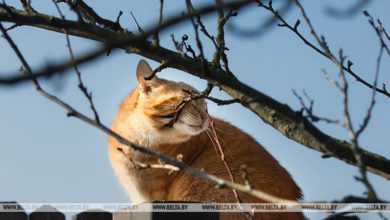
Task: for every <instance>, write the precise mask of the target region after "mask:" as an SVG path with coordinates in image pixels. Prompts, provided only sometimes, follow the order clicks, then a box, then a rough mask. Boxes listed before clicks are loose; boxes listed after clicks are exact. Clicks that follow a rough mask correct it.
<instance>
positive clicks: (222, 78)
mask: <svg viewBox="0 0 390 220" xmlns="http://www.w3.org/2000/svg"><path fill="white" fill-rule="evenodd" d="M251 2H252V1H250V0H246V1H229V2H228V3H226V4H224V8H230V7H232V8H236V9H237V10H238V9H239V8H241V7H243V6H245V5H247V4H249V3H251ZM215 9H216V6H215V5H212V6H205V7H202V8H200V9H198V10H197V11H196V12H194V14H183V15H181V16H173V17H171V18H168V19H166V20H165V21H164V22H163V23H162V24H161V25H160V26H159V27H153V28H151V29H149V30H148V31H146V32H145V34H143V35H140V36H137V37H136V36H134V35H133V34H131V33H117V32H113V31H110V30H106V29H104V28H100V27H98V26H96V25H90V24H87V23H80V22H74V21H68V20H67V21H62V20H61V19H59V18H56V17H53V16H47V15H44V14H39V13H37V14H34V15H29V14H27V15H26V13H24V11H21V10H17V9H14V8H11V7H7V6H5V5H4V4H1V3H0V20H1V21H8V22H16V21H18V22H19V24H21V25H28V26H35V27H38V28H42V29H47V30H51V31H56V32H60V33H63V30H62V29H63V28H65V27H66V28H68V31H69V34H70V35H75V36H79V37H83V38H86V39H92V40H96V41H99V42H103V43H105V44H106V45H104V46H103V47H101V48H98V49H97V50H93V51H91V52H89V53H88V54H86V55H83V56H80V57H79V58H76V59H75V61H74V62H72V61H66V62H63V63H59V64H57V65H51V66H46V67H44V68H42V69H41V71H36V72H35V73H36V74H37V75H39V76H40V77H43V76H50V75H53V74H56V73H59V72H61V71H64V70H67V69H69V68H73V64H74V63H77V64H78V65H80V64H81V63H86V62H88V61H91V60H93V59H96V58H97V57H101V56H102V55H103V54H105V53H106V52H107V51H108V50H110V49H112V48H115V47H118V48H122V49H124V50H126V51H128V52H133V53H137V54H139V55H141V56H144V57H146V58H149V59H152V60H155V61H157V62H162V61H163V60H166V59H167V58H168V57H169V58H170V66H171V67H173V68H176V69H180V70H183V71H185V72H188V73H190V74H192V75H194V76H197V77H200V78H202V79H205V80H208V81H209V82H210V83H211V84H213V85H215V86H218V87H219V88H221V89H222V90H224V91H225V92H226V93H227V94H228V95H230V96H231V97H233V98H234V99H237V100H240V101H239V102H240V103H241V104H242V105H243V106H245V107H247V108H248V109H250V110H251V111H252V112H253V113H255V114H256V115H257V116H258V117H260V118H261V119H262V120H263V121H264V122H266V123H268V124H270V125H271V126H273V127H274V128H275V129H277V130H278V131H279V132H280V133H282V134H283V135H284V136H286V137H288V138H291V139H292V140H294V141H296V142H297V143H300V144H302V145H303V146H306V147H308V148H310V149H313V150H316V151H319V152H322V153H326V154H328V155H329V156H332V157H335V158H337V159H340V160H342V161H344V162H346V163H348V164H351V165H354V166H356V160H355V159H354V156H353V153H352V151H351V150H350V147H351V144H350V143H348V142H346V141H343V140H340V139H337V138H334V137H332V136H329V135H326V134H325V133H323V132H322V131H321V130H319V129H318V128H316V127H315V126H314V125H313V124H312V123H310V122H309V121H308V120H307V119H306V118H304V117H300V116H299V115H297V114H296V112H295V111H294V110H292V109H291V108H290V107H289V106H288V105H284V104H282V103H280V102H278V101H276V100H274V99H273V98H271V97H269V96H267V95H265V94H264V93H262V92H260V91H258V90H256V89H253V88H251V87H249V86H247V85H246V84H245V83H242V82H241V81H239V80H238V79H236V78H233V77H232V76H230V75H229V74H227V73H226V72H225V71H224V70H222V69H221V68H216V67H215V66H213V65H212V64H211V63H208V64H207V66H208V68H209V70H210V71H209V72H205V70H204V67H203V64H202V63H201V62H200V61H199V59H193V58H190V57H188V56H181V55H180V54H179V53H176V52H173V51H171V50H168V49H166V48H163V47H160V46H152V45H151V44H150V43H149V42H148V41H147V40H146V39H147V37H148V36H151V35H152V34H153V33H154V32H155V31H159V30H162V29H164V28H166V27H170V26H172V25H174V24H177V23H178V22H181V21H183V20H185V19H187V18H188V17H190V16H197V15H201V14H207V13H210V12H212V11H215ZM206 73H207V74H206ZM33 77H34V76H31V75H26V76H19V75H18V73H16V74H14V76H12V77H0V83H1V84H6V85H11V83H18V82H22V81H26V80H28V79H32V78H33ZM275 118H277V119H278V120H274V119H275ZM302 124H303V125H304V126H300V125H302ZM286 128H287V129H286ZM325 149H326V151H325ZM362 152H363V155H364V157H365V160H366V164H367V170H368V171H370V172H372V173H375V174H377V175H380V176H382V177H385V178H390V160H388V159H387V158H386V157H384V156H381V155H378V154H375V153H372V152H370V151H366V150H362Z"/></svg>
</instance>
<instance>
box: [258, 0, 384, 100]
mask: <svg viewBox="0 0 390 220" xmlns="http://www.w3.org/2000/svg"><path fill="white" fill-rule="evenodd" d="M294 2H295V3H296V5H297V6H298V8H299V9H300V11H301V13H302V16H303V18H304V20H305V22H306V24H307V25H308V27H309V29H310V32H311V34H312V35H313V37H314V38H315V40H316V41H317V43H318V44H319V45H320V48H319V47H317V46H315V45H314V44H313V43H311V42H310V41H309V40H307V39H306V38H305V37H304V36H303V35H302V34H301V33H300V32H299V31H298V25H299V24H300V20H297V22H296V23H295V25H294V26H292V25H290V24H289V23H288V22H287V21H286V20H284V19H283V17H281V15H280V14H279V13H278V11H276V10H275V9H274V8H273V7H270V6H267V5H265V4H263V3H261V2H260V1H258V5H259V6H260V7H263V8H265V9H266V10H268V11H270V12H271V13H272V14H273V15H274V16H275V17H276V18H277V19H279V20H280V21H281V22H282V24H280V25H279V26H281V27H287V28H288V29H290V30H291V31H293V32H294V33H295V34H296V35H297V36H298V38H299V39H301V40H302V41H303V42H304V43H305V44H306V45H308V46H309V47H310V48H312V49H313V50H315V51H316V52H318V53H319V54H321V55H322V56H324V57H326V58H328V59H330V60H331V61H332V62H334V63H335V64H336V65H337V66H339V65H340V63H339V62H338V60H337V59H336V57H335V56H334V55H333V54H332V53H331V51H330V50H329V47H328V45H327V44H326V42H325V38H324V37H319V35H318V34H317V33H316V31H315V29H314V27H313V25H312V24H311V22H310V19H309V18H308V16H307V15H306V12H305V10H304V8H303V6H302V5H301V4H300V3H299V1H297V0H294ZM321 48H322V49H321ZM351 66H352V65H348V66H342V68H343V69H344V71H346V72H347V73H348V74H350V75H351V76H352V77H354V78H355V79H356V81H358V82H360V83H362V84H363V85H364V86H366V87H368V88H370V89H375V90H376V91H377V92H379V93H381V94H383V95H385V96H387V97H388V98H390V93H389V92H388V91H387V90H386V89H385V88H383V89H380V88H378V87H374V86H373V85H371V84H370V83H368V82H367V81H365V80H364V79H362V78H361V77H359V76H358V75H357V74H356V73H355V72H354V71H353V70H352V69H351Z"/></svg>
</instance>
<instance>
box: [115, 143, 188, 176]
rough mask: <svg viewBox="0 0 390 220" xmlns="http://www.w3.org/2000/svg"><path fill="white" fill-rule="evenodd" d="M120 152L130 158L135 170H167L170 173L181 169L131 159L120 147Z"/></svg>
mask: <svg viewBox="0 0 390 220" xmlns="http://www.w3.org/2000/svg"><path fill="white" fill-rule="evenodd" d="M117 150H118V151H120V152H122V154H123V155H124V156H125V157H127V158H129V160H130V162H131V164H132V165H133V166H134V168H135V169H139V170H143V169H167V170H170V171H179V170H180V169H179V168H178V167H176V166H172V165H170V164H145V163H141V162H139V161H135V160H133V159H132V158H131V156H130V155H127V154H126V153H125V152H124V151H123V149H122V148H120V147H118V148H117Z"/></svg>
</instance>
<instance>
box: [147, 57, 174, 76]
mask: <svg viewBox="0 0 390 220" xmlns="http://www.w3.org/2000/svg"><path fill="white" fill-rule="evenodd" d="M168 67H169V61H163V62H162V63H161V65H160V66H158V67H157V68H156V69H154V70H153V72H152V74H151V75H150V76H147V77H145V78H144V79H145V80H151V79H153V77H154V76H155V75H156V73H158V72H161V71H162V70H163V69H166V68H168Z"/></svg>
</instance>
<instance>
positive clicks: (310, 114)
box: [293, 90, 346, 127]
mask: <svg viewBox="0 0 390 220" xmlns="http://www.w3.org/2000/svg"><path fill="white" fill-rule="evenodd" d="M293 94H294V96H295V97H296V98H297V99H298V100H299V102H300V103H301V107H302V110H304V111H305V112H306V113H307V117H309V118H310V119H311V120H312V121H313V122H318V121H324V122H327V123H331V124H338V125H340V126H342V127H345V126H346V125H345V123H344V122H342V121H340V120H334V119H329V118H325V117H319V116H317V115H315V114H314V113H313V104H314V101H313V100H311V99H309V98H308V99H309V103H310V104H309V106H307V105H306V104H305V101H303V99H302V97H301V96H300V95H298V93H297V92H296V91H295V90H293ZM304 94H306V93H305V92H304ZM305 96H306V97H308V96H307V95H305Z"/></svg>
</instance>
